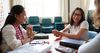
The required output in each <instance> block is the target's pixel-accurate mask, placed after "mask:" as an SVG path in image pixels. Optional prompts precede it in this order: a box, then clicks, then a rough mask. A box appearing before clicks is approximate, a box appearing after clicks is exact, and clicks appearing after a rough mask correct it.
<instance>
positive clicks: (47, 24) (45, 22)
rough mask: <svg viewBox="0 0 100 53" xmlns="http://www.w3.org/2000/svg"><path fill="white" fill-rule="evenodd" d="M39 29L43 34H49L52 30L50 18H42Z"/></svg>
mask: <svg viewBox="0 0 100 53" xmlns="http://www.w3.org/2000/svg"><path fill="white" fill-rule="evenodd" d="M41 28H42V32H43V33H51V32H52V29H53V26H52V23H51V19H50V18H43V19H42V26H41Z"/></svg>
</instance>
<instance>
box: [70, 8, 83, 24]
mask: <svg viewBox="0 0 100 53" xmlns="http://www.w3.org/2000/svg"><path fill="white" fill-rule="evenodd" d="M76 10H79V11H80V12H81V16H82V17H81V20H80V21H79V24H78V25H80V23H81V22H82V21H84V20H85V14H84V11H83V9H81V8H79V7H77V8H76V9H75V10H74V12H73V13H72V16H71V21H70V24H71V25H73V23H74V21H73V15H74V13H75V11H76Z"/></svg>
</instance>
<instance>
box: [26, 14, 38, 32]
mask: <svg viewBox="0 0 100 53" xmlns="http://www.w3.org/2000/svg"><path fill="white" fill-rule="evenodd" d="M28 24H32V25H33V30H34V31H36V32H40V22H39V17H38V16H30V17H29V19H28Z"/></svg>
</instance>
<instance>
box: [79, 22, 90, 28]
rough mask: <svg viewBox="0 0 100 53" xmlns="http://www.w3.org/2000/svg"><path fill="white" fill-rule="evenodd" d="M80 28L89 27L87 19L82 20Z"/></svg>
mask: <svg viewBox="0 0 100 53" xmlns="http://www.w3.org/2000/svg"><path fill="white" fill-rule="evenodd" d="M80 28H84V29H89V24H88V22H87V21H83V22H82V23H81V25H80Z"/></svg>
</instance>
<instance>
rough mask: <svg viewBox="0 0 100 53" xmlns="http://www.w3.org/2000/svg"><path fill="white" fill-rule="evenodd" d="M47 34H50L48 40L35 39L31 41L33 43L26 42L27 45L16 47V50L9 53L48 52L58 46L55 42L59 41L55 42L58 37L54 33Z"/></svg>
mask: <svg viewBox="0 0 100 53" xmlns="http://www.w3.org/2000/svg"><path fill="white" fill-rule="evenodd" d="M41 35H42V34H41ZM46 35H49V39H48V40H47V39H45V40H44V39H42V40H41V39H40V40H33V41H32V42H31V43H33V44H30V43H26V44H25V45H23V46H21V47H19V48H16V49H15V50H14V51H10V52H8V53H47V52H48V51H49V50H51V49H52V48H54V47H56V46H58V45H56V46H54V45H55V44H58V43H55V41H54V40H55V39H56V37H55V36H54V35H53V34H46ZM44 41H45V43H44ZM48 42H49V43H48ZM52 50H54V49H52Z"/></svg>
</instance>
